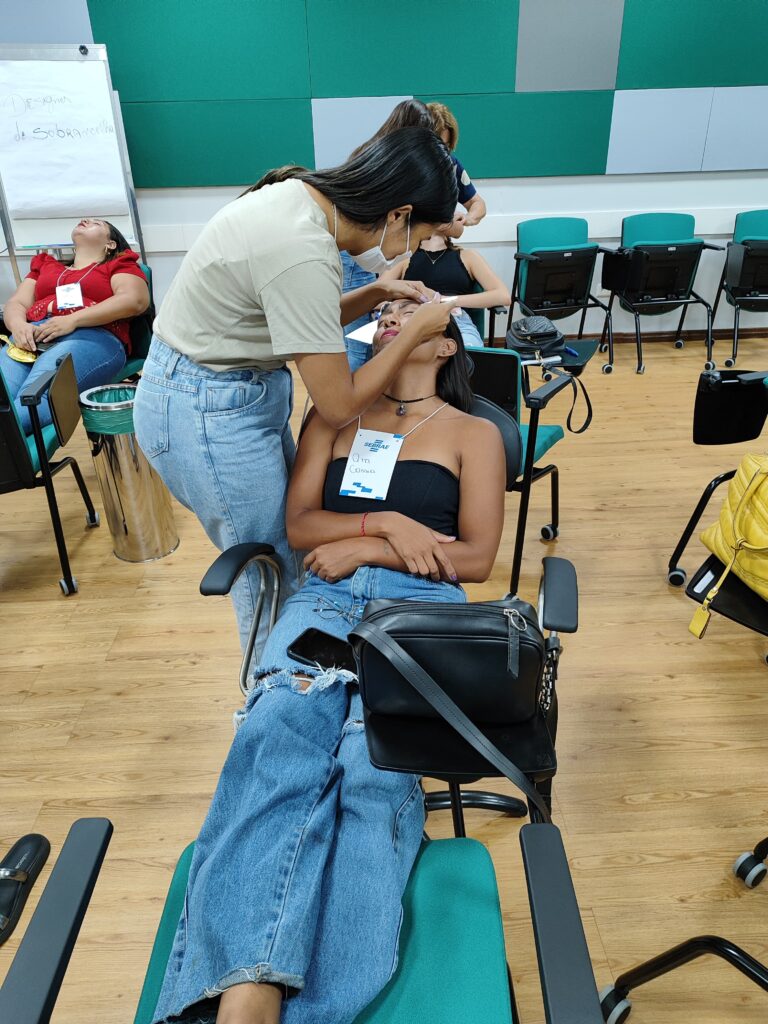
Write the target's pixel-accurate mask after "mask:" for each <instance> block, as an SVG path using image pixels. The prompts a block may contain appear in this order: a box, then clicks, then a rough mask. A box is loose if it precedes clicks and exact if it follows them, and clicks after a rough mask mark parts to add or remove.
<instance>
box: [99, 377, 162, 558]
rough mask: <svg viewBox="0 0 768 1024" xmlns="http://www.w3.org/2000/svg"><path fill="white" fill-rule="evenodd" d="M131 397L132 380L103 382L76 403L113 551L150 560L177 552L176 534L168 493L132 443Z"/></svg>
mask: <svg viewBox="0 0 768 1024" xmlns="http://www.w3.org/2000/svg"><path fill="white" fill-rule="evenodd" d="M135 396H136V385H135V384H117V385H114V384H107V385H102V386H101V387H97V388H89V390H88V391H84V392H83V393H82V394H81V395H80V408H81V410H82V414H83V425H84V426H85V429H86V431H87V433H88V437H89V439H90V441H91V455H93V462H94V465H95V467H96V476H97V478H98V481H99V489H100V491H101V497H102V500H103V502H104V512H105V513H106V517H107V523H108V524H109V532H110V533H111V534H112V542H113V548H114V552H115V554H116V555H117V557H118V558H121V559H122V560H123V561H124V562H152V561H155V560H156V559H158V558H164V557H165V556H166V555H170V553H171V552H172V551H175V550H176V548H177V547H178V546H179V536H178V534H177V532H176V524H175V523H174V520H173V509H172V507H171V496H170V494H169V493H168V490H167V488H166V486H165V484H164V483H163V481H162V480H161V479H160V477H159V476H158V475H157V473H155V471H154V470H153V469H152V467H151V466H150V464H149V463H148V462H147V459H146V456H145V455H144V453H143V452H142V450H141V449H140V448H139V446H138V444H137V442H136V435H135V434H134V431H133V402H134V398H135Z"/></svg>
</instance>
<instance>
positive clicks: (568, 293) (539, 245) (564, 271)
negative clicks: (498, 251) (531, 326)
mask: <svg viewBox="0 0 768 1024" xmlns="http://www.w3.org/2000/svg"><path fill="white" fill-rule="evenodd" d="M517 248H518V252H525V253H530V254H531V255H535V256H538V257H539V260H538V262H535V263H532V262H531V263H529V262H528V261H527V260H524V261H522V262H521V263H520V264H519V266H518V275H519V277H518V288H517V291H518V295H519V297H520V298H521V299H522V301H523V302H524V303H525V305H526V306H528V307H529V308H530V309H532V310H534V311H535V312H539V311H542V312H543V311H545V310H547V309H548V308H549V307H561V308H559V309H558V310H557V311H556V312H554V311H553V312H554V318H555V319H560V318H561V317H564V316H570V315H571V314H572V313H574V312H576V310H577V309H579V308H581V306H583V305H584V303H585V302H587V301H588V298H589V290H590V288H591V286H592V275H593V274H594V271H595V262H596V260H597V245H596V244H595V243H592V242H590V241H589V225H588V224H587V222H586V220H584V218H583V217H537V218H535V219H534V220H524V221H521V222H520V224H518V225H517Z"/></svg>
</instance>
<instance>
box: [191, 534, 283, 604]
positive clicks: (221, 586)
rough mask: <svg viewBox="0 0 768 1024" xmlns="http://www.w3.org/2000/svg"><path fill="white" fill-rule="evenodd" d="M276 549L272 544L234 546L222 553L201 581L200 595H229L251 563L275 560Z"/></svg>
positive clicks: (251, 543) (252, 543) (250, 543)
mask: <svg viewBox="0 0 768 1024" xmlns="http://www.w3.org/2000/svg"><path fill="white" fill-rule="evenodd" d="M274 557H275V549H274V548H273V547H272V545H271V544H256V543H254V542H249V543H246V544H233V545H232V547H231V548H227V550H226V551H222V553H221V554H220V555H219V557H218V558H217V559H216V561H215V562H214V563H213V565H212V566H211V567H210V569H209V570H208V572H207V573H206V574H205V576H203V578H202V580H201V581H200V593H201V594H202V595H203V597H212V596H214V595H224V594H228V593H229V592H230V590H231V589H232V587H233V585H234V583H235V581H236V580H237V577H238V576H239V575H240V573H241V572H242V571H243V569H245V567H246V566H247V565H248V563H249V562H253V561H255V560H256V559H258V558H274Z"/></svg>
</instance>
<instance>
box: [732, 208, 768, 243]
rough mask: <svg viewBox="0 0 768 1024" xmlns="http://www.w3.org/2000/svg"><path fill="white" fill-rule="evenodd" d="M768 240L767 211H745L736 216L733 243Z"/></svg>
mask: <svg viewBox="0 0 768 1024" xmlns="http://www.w3.org/2000/svg"><path fill="white" fill-rule="evenodd" d="M747 239H751V240H754V241H757V240H758V239H759V240H761V241H762V240H764V239H768V210H745V211H744V212H743V213H737V214H736V223H735V224H734V226H733V240H734V242H745V241H746V240H747Z"/></svg>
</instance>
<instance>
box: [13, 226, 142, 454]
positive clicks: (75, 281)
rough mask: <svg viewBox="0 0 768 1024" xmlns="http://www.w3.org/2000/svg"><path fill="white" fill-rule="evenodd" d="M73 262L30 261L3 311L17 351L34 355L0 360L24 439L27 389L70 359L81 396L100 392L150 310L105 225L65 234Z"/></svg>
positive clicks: (127, 258)
mask: <svg viewBox="0 0 768 1024" xmlns="http://www.w3.org/2000/svg"><path fill="white" fill-rule="evenodd" d="M72 242H73V245H74V249H75V258H74V261H73V262H72V263H71V264H69V265H67V264H65V263H61V262H60V261H59V260H55V259H54V258H53V257H52V256H49V255H47V254H42V255H39V256H35V257H34V259H33V260H32V265H31V267H30V270H29V274H28V275H27V277H26V278H25V279H24V280H23V281H22V283H21V284H20V285H19V287H18V288H17V289H16V291H15V292H14V294H13V295H12V296H11V298H10V299H8V301H7V302H6V304H5V307H4V309H3V319H4V320H5V324H6V327H7V328H8V330H9V331H10V332H11V335H12V337H11V341H12V342H13V344H14V345H15V346H16V348H17V349H21V350H24V351H26V352H30V353H33V352H38V353H39V354H38V356H37V359H36V360H35V361H34V362H19V361H17V360H16V359H13V358H12V357H11V356H10V355H9V354H8V352H9V347H10V346H9V347H6V348H3V350H2V351H1V352H0V371H2V374H3V377H4V378H5V382H6V385H7V387H8V391H9V394H10V397H11V398H12V399H14V401H15V405H16V411H17V412H18V415H19V419H20V421H21V426H22V429H23V430H24V431H25V433H27V434H29V433H31V431H32V425H31V423H30V419H29V410H28V409H27V407H26V406H22V405H21V403H20V402H19V401H18V398H17V396H18V394H19V392H20V391H21V390H22V388H23V387H24V386H25V385H26V384H31V383H33V382H34V380H35V379H36V378H38V377H41V376H42V375H43V374H45V373H47V372H49V371H50V370H53V369H55V368H56V364H57V362H58V361H59V360H60V359H61V358H62V357H63V356H65V355H67V353H71V355H72V361H73V363H74V367H75V375H76V377H77V383H78V386H79V388H80V390H81V391H84V390H85V389H86V388H90V387H96V385H98V384H107V383H109V381H110V380H112V379H113V377H114V376H115V374H116V373H118V372H119V371H120V370H121V369H122V368H123V367H124V366H125V362H126V355H127V353H128V352H130V336H129V328H130V320H131V318H132V317H135V316H140V315H141V314H142V313H144V312H146V310H147V309H148V308H149V289H148V287H147V281H146V278H145V277H144V274H143V273H142V270H141V268H140V267H139V265H138V260H139V256H138V253H135V252H133V250H132V249H131V248H130V247H129V245H128V242H127V241H126V240H125V238H124V237H123V236H122V235H121V233H120V232H119V231H118V230H117V228H116V227H114V226H113V225H112V224H110V223H109V222H108V221H106V220H94V219H92V218H86V219H84V220H81V221H80V223H79V224H77V225H76V227H75V228H74V230H73V232H72ZM39 414H40V422H41V424H42V425H43V426H45V425H46V424H47V423H50V422H51V413H50V410H49V408H48V403H47V400H44V401H43V402H42V404H41V405H40V407H39Z"/></svg>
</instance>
